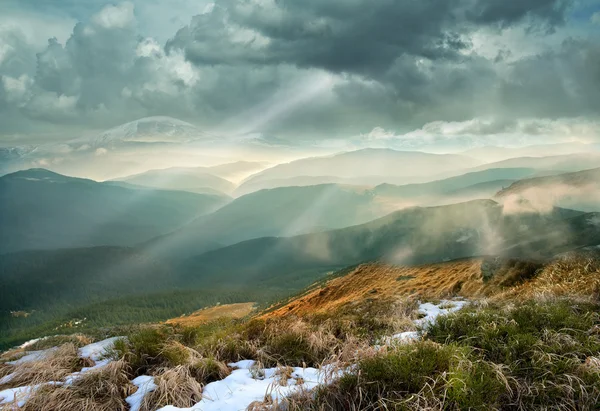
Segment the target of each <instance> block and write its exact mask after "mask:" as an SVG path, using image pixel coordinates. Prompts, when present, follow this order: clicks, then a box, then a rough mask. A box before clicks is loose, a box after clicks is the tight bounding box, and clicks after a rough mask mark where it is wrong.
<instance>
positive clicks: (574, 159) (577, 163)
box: [470, 152, 600, 174]
mask: <svg viewBox="0 0 600 411" xmlns="http://www.w3.org/2000/svg"><path fill="white" fill-rule="evenodd" d="M598 164H600V152H588V153H578V154H564V155H556V156H546V157H517V158H510V159H508V160H503V161H498V162H495V163H490V164H484V165H481V166H477V167H474V168H472V169H471V170H470V171H482V170H487V169H490V168H521V167H525V168H534V169H536V170H538V171H541V172H544V171H545V172H551V173H553V174H557V173H560V172H562V173H565V172H574V171H581V170H586V169H590V168H595V167H598Z"/></svg>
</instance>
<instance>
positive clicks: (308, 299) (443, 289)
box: [261, 251, 600, 318]
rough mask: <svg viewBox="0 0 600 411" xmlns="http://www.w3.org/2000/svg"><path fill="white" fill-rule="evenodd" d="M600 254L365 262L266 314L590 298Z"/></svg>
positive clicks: (596, 283) (597, 282)
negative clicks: (373, 303)
mask: <svg viewBox="0 0 600 411" xmlns="http://www.w3.org/2000/svg"><path fill="white" fill-rule="evenodd" d="M599 269H600V253H599V252H598V251H578V252H572V253H568V254H565V255H560V256H557V257H555V258H553V259H551V260H548V261H544V262H542V261H536V260H530V259H527V258H525V259H502V258H466V259H461V260H456V261H449V262H444V263H436V264H426V265H418V266H412V267H407V266H394V265H388V264H382V263H369V264H361V265H359V266H357V267H353V268H348V269H344V270H341V271H340V272H336V273H334V275H333V276H332V277H331V278H329V279H327V280H326V281H323V282H320V283H317V284H315V285H314V286H313V287H311V288H309V289H307V290H306V291H305V292H304V293H301V294H299V295H297V296H294V297H293V298H292V299H290V300H289V301H285V302H283V303H280V304H278V305H275V306H273V307H271V308H270V309H269V310H267V311H266V312H264V313H262V314H261V317H262V318H276V317H285V316H289V315H292V316H304V315H314V314H319V313H327V312H334V311H335V310H338V309H339V308H341V307H343V306H344V305H347V304H349V305H359V304H361V302H364V301H365V300H372V299H378V300H383V301H385V300H386V299H392V300H393V299H398V298H410V299H418V300H421V301H423V300H425V301H426V300H431V299H433V300H440V299H444V298H456V297H459V298H468V299H476V298H481V297H486V298H490V299H492V300H504V299H510V300H526V299H533V298H534V296H535V295H538V296H539V295H543V294H545V295H548V296H550V295H555V296H556V295H571V296H573V295H581V296H585V297H589V296H590V295H592V294H594V293H595V292H596V291H595V290H596V289H597V287H598V286H599V285H600V276H599V274H600V271H599Z"/></svg>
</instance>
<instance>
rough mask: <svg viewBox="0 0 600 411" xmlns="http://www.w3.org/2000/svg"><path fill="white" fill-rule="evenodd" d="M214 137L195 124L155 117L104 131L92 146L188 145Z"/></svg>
mask: <svg viewBox="0 0 600 411" xmlns="http://www.w3.org/2000/svg"><path fill="white" fill-rule="evenodd" d="M211 139H212V136H211V135H209V134H208V133H206V132H204V131H202V130H200V129H199V128H198V127H196V126H194V125H193V124H190V123H187V122H185V121H182V120H178V119H176V118H172V117H166V116H155V117H145V118H142V119H139V120H135V121H131V122H129V123H125V124H122V125H120V126H117V127H114V128H111V129H109V130H106V131H104V132H103V133H101V134H100V135H99V136H97V137H95V138H94V139H93V140H92V142H91V146H92V147H94V148H97V147H106V146H113V145H116V144H120V143H127V142H135V143H187V142H191V141H198V140H211Z"/></svg>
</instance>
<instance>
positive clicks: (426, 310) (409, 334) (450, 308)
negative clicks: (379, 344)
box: [384, 300, 468, 344]
mask: <svg viewBox="0 0 600 411" xmlns="http://www.w3.org/2000/svg"><path fill="white" fill-rule="evenodd" d="M467 304H468V301H464V300H442V301H441V302H440V303H439V304H432V303H422V304H419V313H420V314H421V315H422V316H423V317H421V318H419V319H418V320H416V321H415V325H416V326H417V327H421V328H423V329H427V327H428V326H429V325H430V324H433V323H434V322H436V320H437V319H438V317H439V316H440V315H447V314H450V313H453V312H455V311H458V310H460V309H461V308H463V307H464V306H465V305H467ZM420 338H421V334H420V333H419V332H418V331H406V332H403V333H399V334H394V335H392V336H391V337H389V338H386V339H385V340H384V342H385V343H388V344H389V343H390V342H392V341H396V342H400V343H408V342H412V341H416V340H418V339H420Z"/></svg>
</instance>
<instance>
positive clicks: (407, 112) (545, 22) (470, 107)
mask: <svg viewBox="0 0 600 411" xmlns="http://www.w3.org/2000/svg"><path fill="white" fill-rule="evenodd" d="M95 1H96V3H94V4H96V5H98V4H101V3H104V2H97V0H95ZM182 1H183V0H182ZM54 3H57V1H55V0H47V1H46V2H45V3H44V7H51V6H52V5H53V4H54ZM155 3H157V2H154V3H153V4H155ZM184 3H186V4H187V2H184ZM571 3H572V2H571V1H568V0H522V1H518V2H517V1H505V0H420V1H394V0H382V1H378V2H372V1H368V0H305V1H302V2H298V1H295V0H260V1H259V0H246V1H234V0H218V1H217V3H216V5H215V6H214V8H213V10H212V12H208V13H205V14H199V15H196V16H194V17H192V18H191V21H190V24H188V25H187V26H185V27H182V28H181V29H180V30H179V31H177V33H175V34H174V35H173V37H172V38H171V40H169V41H168V42H167V43H166V45H165V46H164V47H163V46H162V44H159V43H158V42H156V41H155V40H152V39H148V38H145V37H143V36H141V35H140V29H141V28H142V27H146V25H147V22H146V23H143V22H142V23H140V22H138V21H136V20H135V17H136V14H135V13H133V12H132V9H131V4H130V3H125V4H123V5H119V6H114V7H113V6H109V8H108V9H106V8H105V9H103V10H101V11H99V12H98V13H96V15H94V16H91V17H89V19H88V20H89V21H86V22H84V23H79V24H77V25H76V26H75V28H74V30H73V33H72V35H71V37H70V39H69V40H68V41H67V42H66V43H65V44H64V45H62V44H61V43H60V42H58V41H56V40H53V39H51V40H50V41H49V43H48V45H47V47H46V49H45V50H44V51H42V52H41V53H38V54H37V58H36V54H35V51H33V49H31V47H28V46H27V44H25V43H23V42H24V40H23V39H19V38H18V36H17V35H13V37H11V38H9V37H5V36H4V35H2V34H0V35H2V36H3V40H4V38H7V39H9V40H10V41H11V42H12V43H14V44H15V50H19V56H18V57H16V56H14V57H11V58H9V59H3V60H2V59H0V76H3V77H2V78H3V79H8V80H6V81H3V82H2V83H0V122H2V120H4V119H6V120H9V121H12V122H13V124H14V127H18V122H20V123H23V124H27V125H28V127H29V126H30V125H31V124H30V123H33V122H31V121H23V120H31V119H34V120H39V121H44V122H47V123H56V124H72V125H80V127H82V128H83V127H92V128H105V127H106V128H108V127H111V126H114V125H117V124H119V123H122V122H126V121H130V120H133V119H135V118H139V117H144V116H151V115H167V116H173V117H177V118H181V119H183V120H186V121H190V122H192V123H195V124H198V125H199V126H201V127H203V128H212V127H216V128H219V129H223V130H224V131H227V130H228V127H230V129H233V130H237V129H243V130H244V131H248V132H263V133H265V134H270V135H274V136H279V137H284V138H298V137H299V136H300V137H302V138H305V139H306V140H311V139H313V140H314V139H319V138H330V137H340V136H344V135H346V136H348V135H358V134H361V133H368V132H369V131H370V130H372V129H373V128H374V127H376V126H378V127H383V128H385V129H387V130H393V131H396V132H408V131H410V130H414V129H419V128H421V127H422V126H423V125H424V124H426V123H430V122H432V121H466V120H470V119H473V118H477V117H487V116H491V115H493V116H495V117H497V118H498V119H499V120H498V121H501V122H502V125H500V124H487V123H486V124H480V125H478V126H477V125H474V126H473V127H479V129H477V130H473V134H475V135H479V134H482V135H483V134H485V133H494V132H495V130H496V129H497V128H500V127H505V128H506V127H512V126H513V125H514V124H515V122H516V120H517V119H519V118H522V117H524V116H526V117H544V118H546V117H565V116H580V115H583V114H587V115H589V116H594V115H596V114H597V113H594V107H598V106H600V97H599V95H598V94H599V91H598V90H600V87H598V85H599V82H600V80H599V77H598V76H599V74H598V70H597V67H600V64H599V60H600V59H599V57H598V47H597V46H594V42H593V41H592V40H589V41H586V40H572V41H569V42H566V43H565V44H564V45H562V46H560V47H554V46H551V47H550V48H549V49H548V50H540V51H539V53H538V55H536V56H533V57H528V58H526V59H522V60H518V59H515V58H512V57H511V58H510V59H509V58H506V59H497V60H494V59H493V58H492V59H490V58H485V57H483V56H482V55H479V54H477V52H476V51H474V49H473V46H472V40H473V36H474V35H476V34H481V33H484V35H485V33H489V32H494V33H500V34H501V33H502V32H503V30H506V29H508V28H510V29H513V28H519V29H523V28H525V29H526V30H529V31H530V32H535V33H533V34H534V35H536V36H540V37H543V36H546V35H547V34H548V33H549V32H550V31H552V30H553V29H560V26H561V25H562V24H564V23H565V21H566V18H567V17H566V16H567V15H568V11H569V8H570V7H571ZM136 4H140V3H139V1H137V3H136ZM72 6H73V7H79V6H76V5H75V3H72ZM81 7H83V6H81ZM111 7H112V8H111ZM106 10H109V13H107V12H106ZM80 12H81V13H84V12H85V13H87V12H88V11H87V6H86V8H85V10H80ZM15 36H16V37H15ZM19 41H20V42H21V43H19ZM510 46H511V45H508V46H507V47H508V48H506V47H505V48H504V49H502V50H499V52H501V53H504V54H505V55H507V56H508V55H510V54H511V50H510ZM514 47H518V45H515V46H514ZM517 55H518V53H517ZM326 72H327V73H331V75H332V76H333V79H334V81H333V85H332V90H331V92H330V93H323V94H318V95H316V97H314V98H313V99H312V100H310V102H309V103H310V104H309V103H305V102H301V103H297V104H296V106H294V107H292V108H293V109H288V110H280V111H281V112H280V113H277V115H273V116H272V118H269V119H268V121H263V122H260V121H255V117H261V116H263V115H264V112H265V111H268V110H267V109H265V107H266V106H269V105H270V106H271V107H267V108H269V109H272V108H273V107H272V106H274V107H275V110H273V111H275V112H277V110H276V109H277V106H283V105H285V103H287V102H288V101H289V100H293V98H294V97H295V96H292V95H289V94H286V92H283V91H286V90H295V89H294V86H295V85H297V84H302V81H305V80H306V78H307V77H310V76H314V77H315V78H317V79H318V78H320V77H319V76H320V75H321V74H323V73H326ZM23 75H26V77H23ZM9 83H10V84H9ZM21 85H23V87H24V88H25V89H24V91H23V92H21V91H20V87H21ZM277 99H279V100H277ZM267 117H268V116H267ZM11 119H12V120H11ZM245 122H249V123H251V124H254V123H256V130H254V129H252V128H251V127H247V128H244V127H243V124H244V123H245ZM0 127H1V129H0V133H2V132H6V130H7V129H8V128H9V126H8V125H7V123H4V122H2V124H1V125H0ZM10 127H13V126H10ZM11 130H12V128H11Z"/></svg>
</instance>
